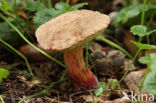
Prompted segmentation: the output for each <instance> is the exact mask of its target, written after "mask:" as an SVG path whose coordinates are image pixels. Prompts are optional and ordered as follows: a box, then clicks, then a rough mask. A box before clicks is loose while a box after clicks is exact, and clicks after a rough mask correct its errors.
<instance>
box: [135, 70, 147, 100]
mask: <svg viewBox="0 0 156 103" xmlns="http://www.w3.org/2000/svg"><path fill="white" fill-rule="evenodd" d="M149 71H150V68H149V67H148V68H147V70H146V73H145V75H144V77H143V79H142V82H141V85H140V87H139V91H138V95H137V103H139V95H140V94H141V91H142V88H143V86H144V82H145V79H146V77H147V74H148V73H149Z"/></svg>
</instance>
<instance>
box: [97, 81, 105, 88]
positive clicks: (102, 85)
mask: <svg viewBox="0 0 156 103" xmlns="http://www.w3.org/2000/svg"><path fill="white" fill-rule="evenodd" d="M98 87H99V88H103V89H106V88H107V84H106V83H105V82H99V85H98Z"/></svg>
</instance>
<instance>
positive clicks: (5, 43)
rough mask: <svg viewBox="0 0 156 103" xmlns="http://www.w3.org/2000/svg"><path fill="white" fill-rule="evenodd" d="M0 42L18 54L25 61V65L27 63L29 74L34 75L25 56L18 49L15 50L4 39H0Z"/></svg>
mask: <svg viewBox="0 0 156 103" xmlns="http://www.w3.org/2000/svg"><path fill="white" fill-rule="evenodd" d="M0 42H1V43H3V44H4V45H5V46H7V47H8V48H10V49H11V50H12V51H14V52H15V53H16V54H18V55H19V56H20V57H21V58H23V59H24V61H25V63H26V65H27V67H28V70H29V72H30V74H31V76H34V74H33V72H32V70H31V67H30V65H29V62H28V60H27V58H26V57H25V56H24V55H23V54H22V53H20V52H19V51H18V50H16V49H15V48H14V47H12V46H11V45H10V44H8V43H7V42H5V41H4V40H2V39H0Z"/></svg>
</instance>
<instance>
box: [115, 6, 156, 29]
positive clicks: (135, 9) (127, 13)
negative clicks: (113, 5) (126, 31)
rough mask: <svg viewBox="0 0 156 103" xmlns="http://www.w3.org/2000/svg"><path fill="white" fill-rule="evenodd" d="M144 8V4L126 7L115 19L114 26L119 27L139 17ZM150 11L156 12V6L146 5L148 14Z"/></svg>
mask: <svg viewBox="0 0 156 103" xmlns="http://www.w3.org/2000/svg"><path fill="white" fill-rule="evenodd" d="M143 6H144V5H143V4H134V5H130V6H127V7H124V8H123V9H121V10H120V12H119V13H118V15H117V16H116V17H115V19H114V21H113V24H115V26H118V25H119V24H125V23H126V22H127V21H128V20H129V19H132V18H135V17H137V16H139V14H140V13H141V12H142V8H143ZM149 10H151V11H152V10H153V11H154V10H156V6H155V4H146V8H145V11H146V12H148V11H149ZM149 16H151V15H149ZM139 18H140V17H139Z"/></svg>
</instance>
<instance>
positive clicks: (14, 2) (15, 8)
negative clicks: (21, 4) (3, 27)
mask: <svg viewBox="0 0 156 103" xmlns="http://www.w3.org/2000/svg"><path fill="white" fill-rule="evenodd" d="M13 5H14V6H13V7H14V13H15V15H16V17H17V7H16V0H14V1H13Z"/></svg>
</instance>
